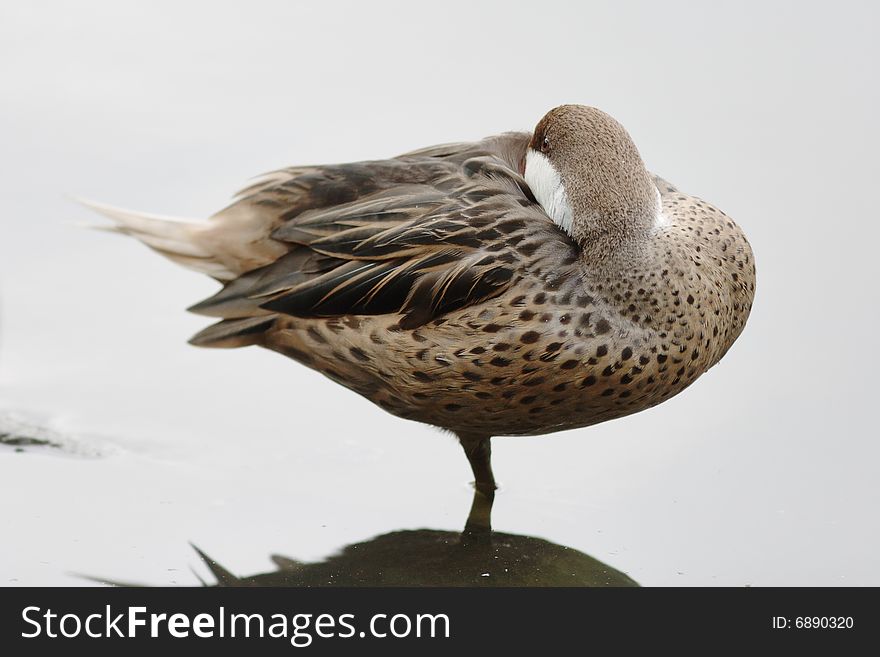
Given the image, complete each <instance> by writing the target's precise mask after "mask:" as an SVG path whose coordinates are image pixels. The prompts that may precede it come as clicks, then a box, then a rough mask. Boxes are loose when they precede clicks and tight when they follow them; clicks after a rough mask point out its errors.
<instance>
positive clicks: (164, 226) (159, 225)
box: [77, 199, 236, 280]
mask: <svg viewBox="0 0 880 657" xmlns="http://www.w3.org/2000/svg"><path fill="white" fill-rule="evenodd" d="M77 200H78V201H79V202H80V203H82V204H83V205H85V206H86V207H88V208H90V209H92V210H94V211H96V212H98V213H100V214H102V215H104V216H105V217H107V218H109V219H111V220H112V221H113V222H114V223H113V225H112V226H107V227H104V226H102V227H100V228H101V229H103V230H109V231H111V232H115V233H121V234H123V235H130V236H131V237H134V238H137V239H138V240H140V241H141V242H143V243H144V244H146V245H147V246H149V247H150V248H151V249H153V250H154V251H156V252H157V253H160V254H162V255H163V256H165V257H166V258H168V259H169V260H172V261H174V262H176V263H178V264H180V265H183V266H184V267H187V268H189V269H192V270H194V271H198V272H201V273H203V274H208V275H209V276H213V277H214V278H217V279H219V280H230V279H232V278H234V277H235V275H236V274H235V273H234V272H232V271H230V270H229V268H228V267H227V266H225V265H224V264H223V263H222V262H221V261H220V259H219V258H217V257H216V255H215V254H214V253H213V252H212V250H211V249H209V248H208V247H207V243H208V241H207V240H206V239H205V238H206V235H207V229H208V226H209V225H210V224H208V223H207V222H203V221H193V220H186V219H177V218H174V217H165V216H162V215H155V214H147V213H143V212H134V211H131V210H123V209H122V208H116V207H113V206H110V205H106V204H104V203H96V202H94V201H87V200H84V199H77Z"/></svg>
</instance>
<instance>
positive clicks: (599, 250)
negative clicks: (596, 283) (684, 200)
mask: <svg viewBox="0 0 880 657" xmlns="http://www.w3.org/2000/svg"><path fill="white" fill-rule="evenodd" d="M605 207H606V208H608V206H607V205H606V206H605ZM572 210H573V213H574V220H573V221H572V226H571V236H572V237H573V238H574V240H575V242H577V244H578V246H579V247H580V249H581V254H582V259H583V260H584V261H585V262H586V263H590V264H592V265H593V266H597V267H601V268H602V269H609V270H613V269H620V268H623V269H629V268H631V267H632V265H633V264H634V262H638V261H639V260H641V259H643V258H644V257H646V256H647V255H648V254H649V253H650V248H649V247H650V243H651V240H652V237H653V236H654V235H655V234H656V233H657V231H658V230H662V229H663V227H664V226H665V225H666V224H667V221H666V219H665V218H664V216H663V211H662V204H661V201H660V192H658V191H657V188H656V187H655V186H654V185H653V183H651V187H650V189H645V190H644V194H642V195H640V200H639V201H637V202H630V203H627V204H625V205H622V206H618V207H612V208H610V209H602V206H601V205H598V204H595V203H589V204H584V206H582V207H579V208H574V207H573V208H572Z"/></svg>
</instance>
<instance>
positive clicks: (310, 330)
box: [266, 299, 710, 435]
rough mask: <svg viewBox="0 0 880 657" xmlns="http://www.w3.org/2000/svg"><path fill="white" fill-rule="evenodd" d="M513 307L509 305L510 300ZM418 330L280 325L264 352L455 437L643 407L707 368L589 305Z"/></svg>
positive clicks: (367, 322)
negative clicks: (287, 358) (270, 351)
mask: <svg viewBox="0 0 880 657" xmlns="http://www.w3.org/2000/svg"><path fill="white" fill-rule="evenodd" d="M514 300H515V299H514ZM499 307H500V308H507V309H509V311H507V312H498V311H497V308H496V311H495V312H492V313H487V312H486V311H485V309H483V310H482V311H481V310H480V309H479V308H478V309H477V310H476V311H474V312H463V313H460V314H457V315H453V316H450V317H446V318H444V319H440V320H438V321H437V322H432V323H431V324H428V325H426V326H424V327H421V328H419V329H416V330H414V331H401V330H399V329H396V328H395V321H394V319H393V318H388V317H345V318H340V319H329V320H298V319H293V318H291V319H290V320H284V321H283V322H279V323H278V324H279V325H278V328H277V329H276V330H275V331H273V333H272V334H271V335H270V340H269V341H268V342H267V344H266V346H267V347H269V348H272V349H274V350H276V351H280V352H282V353H284V354H285V355H288V356H290V357H292V358H294V359H296V360H298V361H300V362H302V363H303V364H305V365H307V366H309V367H311V368H313V369H315V370H318V371H320V372H322V373H323V374H325V375H326V376H328V377H330V378H331V379H333V380H334V381H337V382H338V383H340V384H342V385H344V386H346V387H348V388H350V389H352V390H354V391H356V392H358V393H359V394H361V395H363V396H364V397H366V398H367V399H369V400H371V401H373V402H374V403H375V404H377V405H379V406H380V407H382V408H383V409H384V410H386V411H388V412H390V413H392V414H394V415H397V416H399V417H402V418H406V419H410V420H416V421H419V422H425V423H428V424H432V425H435V426H438V427H442V428H445V429H449V430H451V431H455V432H457V433H478V434H486V435H530V434H532V435H534V434H544V433H550V432H554V431H561V430H565V429H572V428H577V427H583V426H587V425H591V424H596V423H599V422H604V421H606V420H611V419H614V418H618V417H622V416H624V415H629V414H631V413H635V412H638V411H640V410H643V409H646V408H649V407H651V406H654V405H655V404H658V403H660V402H662V401H664V400H665V399H668V398H669V397H671V396H673V395H675V394H676V393H678V392H680V391H681V390H682V389H684V388H685V387H686V386H687V385H689V384H690V383H692V382H693V381H694V380H695V379H696V378H697V377H698V376H699V375H700V374H702V373H703V372H704V371H705V370H706V369H707V368H708V366H709V364H710V362H709V355H708V354H701V353H700V352H699V350H696V349H694V348H692V347H691V346H690V345H688V344H686V343H682V342H681V341H680V340H678V341H675V342H679V344H675V343H674V342H673V341H665V340H662V339H659V338H657V337H656V334H655V333H653V332H651V331H643V330H639V331H636V330H633V327H632V326H631V325H627V324H624V323H621V322H620V321H617V322H616V321H615V320H614V319H613V318H612V317H611V316H606V315H605V314H603V313H599V312H596V311H595V310H594V309H593V310H591V309H589V308H583V307H578V306H577V305H575V306H572V307H566V308H560V307H559V306H558V304H557V305H556V306H551V305H550V304H548V306H547V308H548V309H547V310H546V311H543V310H541V309H540V308H535V307H530V308H524V307H518V306H517V305H516V304H512V305H504V304H502V305H501V306H499Z"/></svg>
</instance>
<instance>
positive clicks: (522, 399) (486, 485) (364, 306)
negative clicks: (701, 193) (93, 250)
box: [89, 105, 755, 532]
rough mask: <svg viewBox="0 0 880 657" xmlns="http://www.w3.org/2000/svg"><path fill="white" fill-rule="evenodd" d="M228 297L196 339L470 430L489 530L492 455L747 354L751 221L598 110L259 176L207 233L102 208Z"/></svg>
mask: <svg viewBox="0 0 880 657" xmlns="http://www.w3.org/2000/svg"><path fill="white" fill-rule="evenodd" d="M89 205H90V206H91V207H92V208H93V209H94V210H97V211H98V212H100V213H101V214H103V215H105V216H106V217H108V218H109V219H110V220H111V221H112V225H109V226H107V225H105V228H107V229H109V230H111V231H113V232H116V233H121V234H123V235H127V236H130V237H134V238H136V239H138V240H140V241H141V242H143V243H144V244H146V245H147V246H148V247H150V248H152V249H153V250H154V251H156V252H158V253H160V254H161V255H163V256H165V257H167V258H168V259H170V260H172V261H174V262H175V263H177V264H179V265H182V266H184V267H186V268H188V269H190V270H194V271H196V272H200V273H203V274H206V275H208V276H211V277H213V278H214V279H216V280H217V281H218V282H219V283H220V284H221V285H222V287H221V288H220V289H219V291H217V292H216V294H214V295H212V296H211V297H209V298H207V299H205V300H203V301H201V302H199V303H196V304H195V305H193V306H191V307H190V308H189V310H190V311H192V312H194V313H197V314H200V315H204V316H207V317H210V318H214V319H215V320H216V321H215V323H213V324H212V325H210V326H208V327H207V328H206V329H204V330H202V331H201V332H199V333H198V334H196V335H195V336H194V337H193V338H191V340H190V342H191V343H192V344H193V345H196V346H200V347H212V348H240V347H248V346H258V347H263V348H265V349H270V350H272V351H275V352H278V353H280V354H282V355H284V356H287V357H288V358H291V359H293V360H294V361H297V362H298V363H300V364H302V365H304V366H306V367H309V368H311V369H313V370H316V371H318V372H320V373H321V374H323V375H324V376H326V377H328V378H330V379H331V380H333V381H335V382H337V383H339V384H341V385H343V386H345V387H346V388H349V389H350V390H353V391H354V392H356V393H358V394H360V395H362V396H363V397H365V398H367V399H369V400H370V401H372V402H373V403H374V404H376V405H377V406H379V407H380V408H381V409H383V410H385V411H387V412H388V413H391V414H393V415H395V416H398V417H400V418H404V419H407V420H413V421H416V422H421V423H425V424H428V425H432V426H434V427H438V428H440V429H443V430H445V431H448V432H451V433H453V434H454V435H455V436H456V437H457V439H458V442H459V443H460V444H461V446H462V448H463V451H464V453H465V456H466V457H467V459H468V462H469V463H470V466H471V470H472V473H473V476H474V490H475V493H474V500H473V503H472V508H471V515H470V516H469V518H468V522H467V525H466V529H467V530H468V531H472V532H480V531H488V530H490V522H491V521H490V515H491V508H492V503H493V501H494V496H495V490H496V488H497V486H496V481H495V477H494V474H493V471H492V466H491V441H492V438H493V437H498V436H537V435H545V434H550V433H554V432H558V431H564V430H568V429H576V428H582V427H587V426H591V425H595V424H598V423H601V422H606V421H608V420H612V419H616V418H620V417H623V416H627V415H630V414H632V413H636V412H639V411H643V410H646V409H648V408H651V407H653V406H655V405H657V404H659V403H661V402H664V401H666V400H668V399H670V398H672V397H674V396H675V395H677V394H679V393H680V392H682V391H683V390H684V389H685V388H687V387H688V386H690V385H691V384H692V383H693V382H694V381H695V380H696V379H697V378H699V377H700V376H701V375H702V374H704V373H705V372H706V371H707V370H709V368H711V367H712V366H714V365H715V364H716V363H718V362H719V360H721V358H722V357H723V356H724V355H725V354H726V353H727V351H728V350H729V349H730V347H731V345H732V344H733V343H734V341H735V340H736V339H737V338H738V337H739V335H740V334H741V332H742V331H743V328H744V326H745V324H746V321H747V319H748V316H749V313H750V311H751V308H752V302H753V298H754V293H755V264H754V255H753V253H752V250H751V247H750V245H749V242H748V241H747V239H746V237H745V235H744V233H743V231H742V230H741V229H740V228H739V226H738V225H737V224H736V223H735V222H734V221H733V219H731V218H730V217H729V216H727V215H726V214H725V213H724V212H722V211H721V210H719V209H718V208H716V207H715V206H713V205H711V204H709V203H707V202H705V201H703V200H701V199H699V198H697V197H694V196H691V195H688V194H686V193H684V192H682V191H679V190H678V189H677V188H676V187H675V186H673V185H672V184H670V183H668V182H667V181H665V180H664V179H662V178H660V177H659V176H657V175H654V174H652V173H651V172H649V171H648V169H647V168H646V166H645V164H644V162H643V160H642V157H641V155H640V154H639V151H638V149H637V148H636V145H635V143H634V142H633V140H632V138H631V137H630V135H629V133H628V132H627V131H626V129H625V128H624V127H623V126H622V125H621V124H620V123H619V122H618V121H617V120H615V119H614V118H612V117H611V116H610V115H608V114H606V113H605V112H603V111H601V110H599V109H597V108H594V107H589V106H584V105H562V106H560V107H556V108H554V109H552V110H550V111H549V112H548V113H547V114H546V115H545V116H543V118H541V119H540V121H539V122H538V123H537V125H536V127H535V129H534V130H533V131H532V132H530V133H529V132H505V133H501V134H497V135H494V136H490V137H487V138H485V139H483V140H481V141H475V142H461V143H452V144H443V145H438V146H431V147H427V148H423V149H420V150H416V151H411V152H408V153H405V154H403V155H399V156H397V157H392V158H389V159H380V160H371V161H361V162H352V163H343V164H334V165H312V166H293V167H289V168H285V169H281V170H278V171H274V172H271V173H268V174H265V175H263V176H260V177H258V178H256V179H254V180H253V181H252V184H250V185H249V186H247V187H246V188H245V189H243V190H242V191H240V192H239V193H238V194H237V195H236V196H235V197H234V198H233V201H232V203H231V204H230V205H228V206H227V207H226V208H225V209H223V210H220V211H219V212H217V213H216V214H214V215H213V216H212V217H210V219H208V220H207V221H204V220H181V219H174V218H169V217H163V216H157V215H151V214H145V213H140V212H132V211H128V210H122V209H119V208H115V207H112V206H108V205H103V204H97V203H89Z"/></svg>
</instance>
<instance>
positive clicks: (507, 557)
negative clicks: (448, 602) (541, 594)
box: [196, 529, 638, 586]
mask: <svg viewBox="0 0 880 657" xmlns="http://www.w3.org/2000/svg"><path fill="white" fill-rule="evenodd" d="M196 549H197V550H198V548H196ZM198 552H199V555H200V556H201V557H202V559H203V560H204V561H205V564H206V565H207V566H208V568H210V570H211V572H212V573H213V575H214V577H216V578H217V582H216V585H217V586H638V584H636V582H634V581H633V580H631V579H630V578H629V577H627V576H626V575H625V574H623V573H622V572H620V571H618V570H615V569H614V568H611V567H610V566H607V565H606V564H604V563H602V562H601V561H597V560H596V559H593V558H592V557H590V556H588V555H586V554H584V553H583V552H578V551H577V550H574V549H572V548H568V547H564V546H562V545H556V544H555V543H550V542H549V541H545V540H543V539H540V538H534V537H532V536H517V535H515V534H502V533H498V532H495V533H492V534H491V535H482V536H479V537H474V536H469V535H468V534H461V535H460V534H458V533H456V532H448V531H439V530H434V529H419V530H412V531H397V532H391V533H389V534H382V535H381V536H377V537H376V538H373V539H370V540H368V541H364V542H363V543H354V544H352V545H349V546H347V547H346V548H345V549H343V550H342V551H341V552H340V553H338V554H336V555H333V556H331V557H329V558H327V559H325V560H324V561H319V562H315V563H302V562H300V561H295V560H293V559H289V558H287V557H279V556H272V561H274V562H275V565H276V567H277V570H274V571H272V572H268V573H261V574H258V575H250V576H247V577H236V576H235V575H233V574H231V573H230V572H228V571H227V570H226V569H225V568H223V567H222V566H220V565H219V564H218V563H216V562H215V561H213V560H212V559H211V558H210V557H208V556H207V555H206V554H204V553H203V552H201V550H198Z"/></svg>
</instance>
